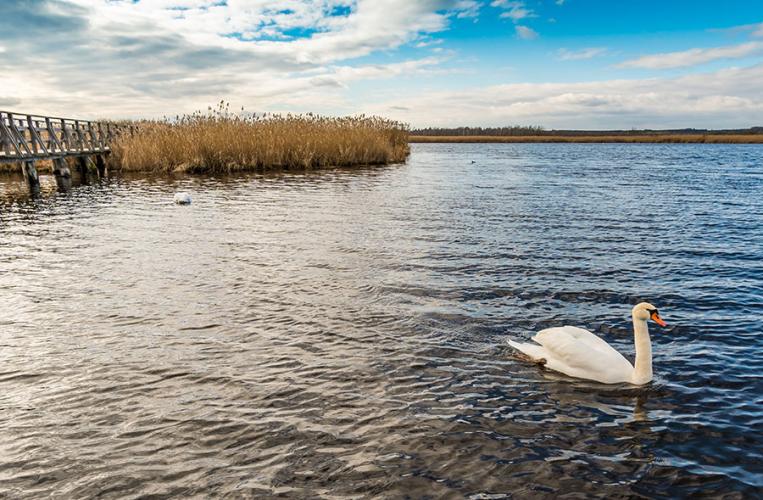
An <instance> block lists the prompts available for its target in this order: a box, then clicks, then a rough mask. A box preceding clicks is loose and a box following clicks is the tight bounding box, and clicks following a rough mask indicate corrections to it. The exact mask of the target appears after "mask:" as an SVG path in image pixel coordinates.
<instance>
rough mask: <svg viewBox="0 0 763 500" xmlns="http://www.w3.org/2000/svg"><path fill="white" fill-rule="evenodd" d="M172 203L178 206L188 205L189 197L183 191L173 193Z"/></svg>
mask: <svg viewBox="0 0 763 500" xmlns="http://www.w3.org/2000/svg"><path fill="white" fill-rule="evenodd" d="M173 201H174V202H175V203H177V204H178V205H189V204H190V203H191V195H190V194H188V193H186V192H185V191H183V192H181V193H175V198H174V200H173Z"/></svg>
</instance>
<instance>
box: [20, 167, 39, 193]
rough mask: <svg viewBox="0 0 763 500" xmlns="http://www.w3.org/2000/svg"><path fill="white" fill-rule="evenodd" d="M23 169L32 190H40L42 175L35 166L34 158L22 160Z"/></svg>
mask: <svg viewBox="0 0 763 500" xmlns="http://www.w3.org/2000/svg"><path fill="white" fill-rule="evenodd" d="M21 171H22V172H23V173H24V178H25V179H26V181H27V182H28V183H29V189H31V190H32V191H39V189H40V176H39V175H37V169H36V168H35V166H34V160H31V161H25V162H22V163H21Z"/></svg>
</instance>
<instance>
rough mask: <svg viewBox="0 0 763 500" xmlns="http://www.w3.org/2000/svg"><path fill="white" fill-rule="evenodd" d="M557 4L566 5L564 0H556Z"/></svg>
mask: <svg viewBox="0 0 763 500" xmlns="http://www.w3.org/2000/svg"><path fill="white" fill-rule="evenodd" d="M556 5H564V0H556Z"/></svg>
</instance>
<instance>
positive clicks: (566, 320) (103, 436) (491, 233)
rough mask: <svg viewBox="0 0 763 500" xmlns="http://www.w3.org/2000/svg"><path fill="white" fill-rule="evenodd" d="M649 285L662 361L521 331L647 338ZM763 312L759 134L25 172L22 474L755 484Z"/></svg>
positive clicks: (638, 486)
mask: <svg viewBox="0 0 763 500" xmlns="http://www.w3.org/2000/svg"><path fill="white" fill-rule="evenodd" d="M75 184H76V182H75ZM178 190H185V191H189V192H191V194H192V196H193V198H194V202H193V204H192V205H190V206H176V205H174V204H173V203H172V198H173V193H174V192H176V191H178ZM641 300H648V301H650V302H652V303H654V304H655V305H657V306H658V307H659V308H660V312H661V313H662V316H663V318H664V319H665V320H666V321H667V322H668V323H669V327H668V328H666V329H662V330H659V331H657V330H655V327H652V338H653V351H654V366H655V380H654V382H653V383H652V384H650V385H649V386H646V387H641V388H639V387H633V386H628V385H617V386H605V385H600V384H596V383H587V382H581V381H574V380H572V379H568V378H565V377H563V376H557V375H554V374H553V373H550V372H546V371H543V370H541V369H539V368H538V367H536V366H533V365H528V364H526V363H525V362H523V361H521V360H519V359H517V358H515V357H514V356H513V354H512V352H511V350H510V349H509V348H508V346H507V345H506V340H507V339H508V338H517V339H527V338H529V337H530V336H531V335H532V334H533V332H535V331H537V330H540V329H542V328H546V327H550V326H554V325H563V324H572V325H577V326H582V327H585V328H588V329H590V330H592V331H594V332H596V333H597V334H600V335H602V336H603V337H604V338H605V339H606V340H607V341H608V342H610V343H611V344H612V345H614V346H615V347H616V348H617V349H618V350H620V351H621V352H623V353H624V354H625V355H626V357H629V358H631V359H632V356H633V337H632V333H631V324H630V309H631V307H632V306H633V305H634V304H635V303H637V302H639V301H641ZM762 327H763V146H760V145H749V146H745V145H650V144H628V145H585V144H557V145H545V144H524V145H523V144H504V145H501V144H492V145H473V144H452V145H449V144H439V145H438V144H430V145H426V144H417V145H413V148H412V154H411V157H410V160H409V162H408V163H407V164H405V165H396V166H389V167H383V168H373V169H360V170H330V171H324V172H319V173H307V174H299V173H297V174H288V173H287V174H283V175H269V176H262V175H243V176H232V177H224V178H221V177H217V178H212V177H180V178H175V179H168V178H165V177H157V178H151V177H121V178H120V177H116V178H112V179H108V180H104V181H103V182H100V183H98V182H95V183H93V184H91V185H89V186H78V187H75V188H74V189H73V190H72V191H71V192H70V193H68V194H64V193H57V192H55V183H54V182H53V179H52V178H50V177H44V178H43V189H42V194H41V195H40V196H39V197H34V198H33V197H30V196H28V195H27V193H26V188H25V186H24V184H23V182H21V180H20V178H18V177H11V178H9V177H4V178H0V345H1V347H0V497H11V498H15V497H27V498H41V497H47V496H49V495H53V496H56V497H66V498H85V497H93V496H96V495H98V494H100V495H102V497H103V498H117V497H137V496H140V495H149V496H151V498H163V497H165V496H171V495H176V496H178V497H189V496H198V497H208V496H213V495H229V496H232V497H237V496H271V495H278V494H280V495H284V496H287V497H318V496H322V497H331V498H357V497H365V496H379V497H403V496H406V495H408V496H410V497H423V496H430V497H454V498H460V497H469V498H473V499H494V498H528V497H532V498H544V497H548V498H557V497H560V496H561V495H562V494H571V493H576V494H577V495H574V494H573V495H571V496H568V497H565V498H578V497H581V496H598V497H608V498H617V497H625V496H646V497H678V496H687V495H692V494H694V495H697V496H718V495H721V494H726V495H728V496H727V498H737V497H738V498H742V497H747V498H749V497H752V496H757V495H761V494H762V493H763V355H761V353H762V352H763V335H761V331H762V329H763V328H762Z"/></svg>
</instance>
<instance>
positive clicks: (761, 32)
mask: <svg viewBox="0 0 763 500" xmlns="http://www.w3.org/2000/svg"><path fill="white" fill-rule="evenodd" d="M752 36H763V23H760V24H758V27H757V29H756V30H755V31H753V32H752Z"/></svg>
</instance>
